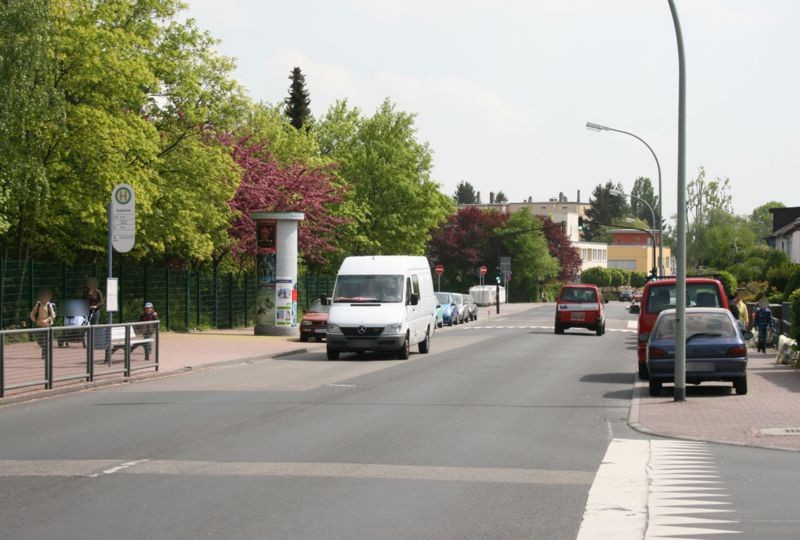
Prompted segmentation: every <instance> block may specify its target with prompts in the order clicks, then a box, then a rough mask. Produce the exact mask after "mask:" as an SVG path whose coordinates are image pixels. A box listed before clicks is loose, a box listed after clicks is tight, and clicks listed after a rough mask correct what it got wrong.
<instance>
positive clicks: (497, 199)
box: [494, 191, 508, 204]
mask: <svg viewBox="0 0 800 540" xmlns="http://www.w3.org/2000/svg"><path fill="white" fill-rule="evenodd" d="M494 203H495V204H507V203H508V197H507V196H506V194H505V193H503V192H502V191H498V192H497V194H496V195H495V196H494Z"/></svg>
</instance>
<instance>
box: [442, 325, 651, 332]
mask: <svg viewBox="0 0 800 540" xmlns="http://www.w3.org/2000/svg"><path fill="white" fill-rule="evenodd" d="M554 329H555V328H554V327H553V326H539V325H506V326H500V325H497V326H461V327H456V328H455V330H461V331H466V330H554ZM606 332H622V333H623V334H635V333H636V330H629V329H626V328H606Z"/></svg>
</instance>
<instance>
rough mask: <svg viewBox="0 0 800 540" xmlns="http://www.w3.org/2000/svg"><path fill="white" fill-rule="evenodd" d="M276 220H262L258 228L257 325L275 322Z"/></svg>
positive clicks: (268, 324)
mask: <svg viewBox="0 0 800 540" xmlns="http://www.w3.org/2000/svg"><path fill="white" fill-rule="evenodd" d="M275 227H276V223H275V222H274V221H261V222H258V224H257V229H256V246H257V248H256V253H257V254H256V268H257V271H258V286H257V289H256V326H262V327H263V326H272V325H273V324H275V320H276V316H277V313H276V311H275V285H276V277H275V275H276V267H277V249H276V246H275Z"/></svg>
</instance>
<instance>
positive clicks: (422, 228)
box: [317, 99, 452, 255]
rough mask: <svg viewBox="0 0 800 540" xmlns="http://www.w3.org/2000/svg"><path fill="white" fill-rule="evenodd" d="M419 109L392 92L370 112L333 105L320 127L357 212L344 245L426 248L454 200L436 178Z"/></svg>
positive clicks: (372, 249)
mask: <svg viewBox="0 0 800 540" xmlns="http://www.w3.org/2000/svg"><path fill="white" fill-rule="evenodd" d="M414 118H415V117H414V115H413V114H410V113H406V112H402V111H398V110H397V109H396V107H395V105H394V104H392V102H391V101H389V100H388V99H386V100H385V101H384V102H383V103H382V104H381V105H380V106H379V107H378V110H377V111H375V113H374V114H373V115H372V116H370V117H365V116H363V115H362V114H361V112H360V111H359V110H358V109H352V110H351V109H348V107H347V103H346V102H338V103H336V104H334V105H333V106H332V107H331V108H330V110H329V111H328V113H327V114H326V116H325V117H324V118H323V119H322V121H321V122H319V123H320V127H319V129H318V131H317V132H318V134H319V135H318V137H319V140H320V149H321V151H322V153H323V156H325V157H327V158H329V159H332V160H334V161H335V162H336V163H337V164H338V169H337V175H338V178H339V180H340V181H341V182H342V184H343V185H346V186H347V187H348V189H347V192H346V194H345V202H347V203H351V204H350V206H348V207H347V208H348V211H349V212H350V215H346V216H345V217H348V218H350V219H352V221H351V224H352V227H351V229H349V230H347V231H342V232H343V241H342V247H343V249H345V250H346V251H347V252H349V253H352V254H378V255H380V254H421V253H423V252H424V250H425V246H426V244H427V241H428V239H429V231H431V230H432V229H434V228H435V227H436V226H438V225H439V224H440V223H442V222H443V221H445V220H446V219H447V216H448V215H450V213H451V210H452V201H451V200H450V198H449V197H446V196H445V195H443V194H442V193H441V192H440V191H439V186H438V184H436V183H435V182H434V181H433V180H432V179H431V150H430V148H429V146H428V144H427V143H423V142H420V141H419V140H418V139H417V128H416V126H415V124H414Z"/></svg>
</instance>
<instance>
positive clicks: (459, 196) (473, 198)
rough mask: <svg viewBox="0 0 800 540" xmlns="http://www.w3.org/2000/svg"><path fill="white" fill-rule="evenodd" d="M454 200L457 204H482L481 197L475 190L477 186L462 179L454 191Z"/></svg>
mask: <svg viewBox="0 0 800 540" xmlns="http://www.w3.org/2000/svg"><path fill="white" fill-rule="evenodd" d="M453 200H454V201H455V203H456V204H480V202H481V201H480V197H478V194H477V193H476V192H475V188H474V187H473V186H472V184H470V183H469V182H466V181H461V182H459V183H458V185H457V186H456V192H455V193H453Z"/></svg>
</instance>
